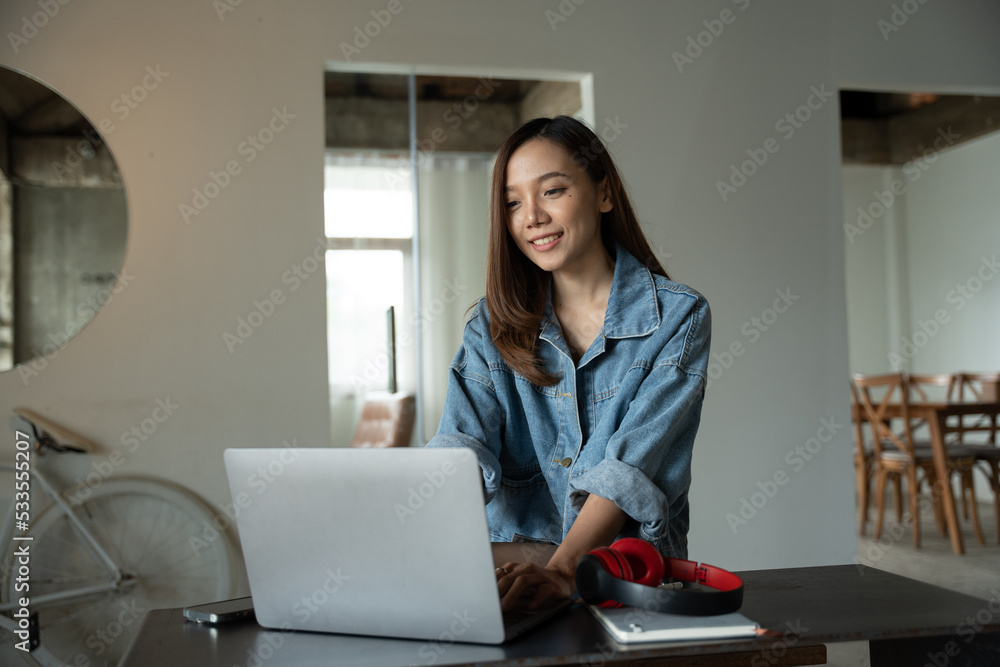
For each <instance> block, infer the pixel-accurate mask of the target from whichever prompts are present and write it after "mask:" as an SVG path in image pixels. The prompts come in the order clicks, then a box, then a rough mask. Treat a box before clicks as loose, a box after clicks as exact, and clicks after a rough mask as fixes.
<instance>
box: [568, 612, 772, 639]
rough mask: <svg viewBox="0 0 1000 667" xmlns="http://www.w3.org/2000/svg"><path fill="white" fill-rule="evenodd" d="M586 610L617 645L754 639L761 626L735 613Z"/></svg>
mask: <svg viewBox="0 0 1000 667" xmlns="http://www.w3.org/2000/svg"><path fill="white" fill-rule="evenodd" d="M587 608H588V609H590V611H591V613H593V614H594V616H595V617H596V618H597V620H598V621H600V623H601V625H602V626H604V629H605V630H606V631H607V632H608V634H609V635H611V636H612V637H613V638H614V640H615V641H617V642H618V643H620V644H635V643H642V642H665V641H704V640H710V639H732V638H738V637H756V636H757V634H758V632H757V630H758V628H759V627H760V626H758V625H757V624H756V623H754V622H753V621H751V620H750V619H749V618H747V617H746V616H744V615H743V614H740V613H736V612H734V613H732V614H719V615H718V616H685V615H681V614H661V613H658V612H653V611H646V610H644V609H639V608H638V607H619V608H617V609H606V608H602V607H595V606H594V605H587Z"/></svg>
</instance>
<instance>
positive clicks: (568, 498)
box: [428, 246, 711, 558]
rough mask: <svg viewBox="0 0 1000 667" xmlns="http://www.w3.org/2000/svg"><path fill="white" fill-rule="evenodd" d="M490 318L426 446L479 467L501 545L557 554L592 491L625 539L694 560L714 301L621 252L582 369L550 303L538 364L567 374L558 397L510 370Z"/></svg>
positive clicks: (473, 337)
mask: <svg viewBox="0 0 1000 667" xmlns="http://www.w3.org/2000/svg"><path fill="white" fill-rule="evenodd" d="M489 317H490V316H489V312H488V311H487V308H486V300H485V299H481V300H480V301H479V303H478V304H477V305H476V307H475V309H474V311H473V313H472V315H471V317H470V319H469V321H468V322H467V323H466V326H465V334H464V339H463V343H462V347H461V348H460V349H459V351H458V354H457V355H456V356H455V360H454V361H453V362H452V364H451V369H450V374H449V380H448V392H447V395H446V398H445V406H444V414H443V416H442V418H441V423H440V426H439V428H438V432H437V435H435V436H434V437H433V438H432V439H431V441H430V442H429V443H428V446H432V447H433V446H436V447H469V448H471V449H472V450H473V451H475V453H476V454H477V455H478V458H479V464H480V466H481V467H482V470H483V478H484V482H485V490H486V499H487V506H486V513H487V517H488V519H489V526H490V535H491V539H492V540H493V541H495V542H519V541H531V542H535V541H540V542H550V543H554V544H558V543H560V542H561V541H562V539H563V538H564V537H565V536H566V533H567V532H568V531H569V529H570V527H571V526H572V525H573V522H574V521H575V520H576V517H577V516H578V514H579V512H580V509H581V508H582V507H583V503H584V501H585V500H586V499H587V496H588V494H591V493H594V494H597V495H598V496H601V497H603V498H606V499H608V500H611V501H613V502H614V503H615V504H616V505H617V506H618V507H619V508H621V509H622V510H623V511H624V512H625V513H626V514H627V515H628V517H629V519H628V520H626V524H625V528H624V529H623V531H622V534H621V535H620V537H640V538H642V539H645V540H647V541H649V542H652V543H653V544H654V545H655V546H656V547H657V548H658V550H659V551H660V552H661V553H662V554H663V555H665V556H671V557H679V558H685V557H686V555H687V531H688V523H689V518H688V502H687V495H688V487H689V486H690V483H691V449H692V445H693V444H694V438H695V433H696V432H697V430H698V424H699V421H700V419H701V404H702V400H703V398H704V395H705V382H706V369H707V365H708V355H709V341H710V335H711V314H710V311H709V307H708V303H707V302H706V301H705V298H704V297H703V296H701V295H700V294H698V293H697V292H695V291H694V290H692V289H690V288H688V287H686V286H684V285H680V284H678V283H675V282H671V281H669V280H667V279H666V278H664V277H662V276H658V275H654V274H653V273H651V272H650V271H649V269H647V268H646V267H645V266H644V265H643V264H641V263H640V262H639V261H638V260H637V259H636V258H635V257H633V256H632V255H631V254H629V253H628V252H627V251H626V250H625V249H624V248H622V247H621V246H619V247H618V248H617V253H616V261H615V270H614V279H613V283H612V286H611V295H610V298H609V300H608V307H607V311H606V313H605V316H604V326H603V327H602V329H601V331H600V333H599V334H598V335H597V337H596V338H595V340H594V342H593V344H592V345H591V346H590V348H589V349H588V350H587V351H586V353H585V354H584V355H583V357H581V358H580V361H579V362H578V363H574V361H573V357H572V355H571V354H570V351H569V348H568V346H567V344H566V341H565V340H564V339H563V336H562V330H561V328H560V326H559V321H558V320H557V319H556V317H555V316H554V314H553V311H552V303H551V291H550V297H549V300H548V302H547V303H546V306H545V311H544V315H543V319H542V324H541V329H540V332H539V343H538V355H539V356H540V358H541V359H542V360H543V362H544V364H545V367H546V368H547V369H548V370H549V371H552V372H555V373H556V374H560V373H561V375H562V379H561V380H560V381H559V383H558V384H556V385H554V386H551V387H538V386H535V385H533V384H531V383H530V382H529V381H528V380H526V379H525V378H524V377H523V376H522V375H520V374H519V373H517V372H516V371H514V370H513V369H511V368H510V366H508V365H507V364H506V363H505V362H504V360H503V358H502V357H501V356H500V353H499V351H498V350H497V348H496V346H495V345H494V344H493V341H492V339H491V337H490V327H489Z"/></svg>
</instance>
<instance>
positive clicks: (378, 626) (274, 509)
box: [225, 448, 504, 644]
mask: <svg viewBox="0 0 1000 667" xmlns="http://www.w3.org/2000/svg"><path fill="white" fill-rule="evenodd" d="M225 462H226V471H227V473H228V476H229V485H230V490H231V491H232V496H233V503H234V505H235V507H236V509H237V510H238V511H239V514H238V516H237V525H238V527H239V532H240V540H241V542H242V545H243V553H244V557H245V560H246V567H247V574H248V576H249V580H250V591H251V594H252V595H253V602H254V611H255V613H256V616H257V621H258V623H260V624H261V625H263V626H265V627H271V628H281V629H296V630H314V631H320V632H339V633H348V634H364V635H377V636H384V637H408V638H415V639H432V640H439V641H460V642H478V643H491V644H498V643H501V642H503V640H504V629H503V622H502V618H501V612H500V600H499V595H498V593H497V586H496V579H495V575H494V572H493V556H492V550H491V547H490V542H489V532H488V529H487V524H486V511H485V508H484V502H483V492H482V474H481V472H480V469H479V465H478V463H477V461H476V457H475V454H474V453H473V452H472V451H471V450H468V449H436V448H433V449H423V448H400V449H319V448H275V449H227V450H226V452H225Z"/></svg>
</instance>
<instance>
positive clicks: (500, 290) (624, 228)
mask: <svg viewBox="0 0 1000 667" xmlns="http://www.w3.org/2000/svg"><path fill="white" fill-rule="evenodd" d="M532 139H545V140H546V141H550V142H552V143H553V144H554V145H556V146H558V147H560V148H562V149H563V150H565V151H566V152H567V153H568V154H569V155H570V157H571V158H572V159H573V162H574V163H575V164H576V165H577V166H578V167H580V168H581V169H583V170H584V171H585V172H586V173H587V176H588V177H589V178H590V179H591V180H592V181H593V182H594V184H595V185H598V184H600V183H601V182H602V181H604V179H607V183H608V191H609V192H610V194H611V201H612V207H611V210H610V211H608V212H607V213H602V214H601V241H602V242H603V243H604V247H605V248H606V249H607V251H608V254H610V255H611V256H612V257H614V256H615V243H616V242H617V243H621V244H622V246H623V247H624V248H625V249H626V250H628V251H629V252H630V253H631V254H632V255H634V256H635V257H636V258H637V259H638V260H639V261H640V262H642V263H643V264H645V265H646V267H648V268H649V270H650V271H652V272H653V273H658V274H660V275H661V276H665V277H666V276H667V272H666V271H664V270H663V267H662V266H660V262H659V261H658V260H657V259H656V256H655V255H654V254H653V250H652V248H651V247H650V245H649V242H648V241H647V240H646V236H645V235H644V234H643V232H642V229H641V228H640V227H639V221H638V219H637V218H636V216H635V211H634V210H633V208H632V203H631V201H630V200H629V197H628V193H627V192H626V190H625V185H624V183H622V180H621V177H620V176H619V175H618V169H617V168H616V167H615V163H614V161H613V160H612V159H611V156H610V155H609V154H608V151H607V148H605V146H604V144H603V142H601V140H600V139H599V138H598V136H597V135H596V134H594V132H593V131H592V130H591V129H590V128H588V127H587V126H586V125H584V124H583V123H581V122H580V121H578V120H576V119H575V118H570V117H568V116H556V117H555V118H536V119H534V120H530V121H528V122H527V123H525V124H524V125H522V126H521V127H519V128H518V129H517V130H515V131H514V133H513V134H511V135H510V137H508V138H507V141H505V142H504V144H503V146H501V147H500V151H499V152H498V153H497V159H496V164H495V165H494V167H493V178H492V181H491V186H490V230H489V250H488V252H487V263H486V305H487V307H488V308H489V311H490V335H491V336H492V337H493V342H494V344H495V345H496V346H497V349H498V350H499V351H500V354H501V356H503V359H504V361H506V362H507V364H508V365H509V366H510V367H511V368H513V369H514V370H516V371H517V372H518V373H520V374H521V375H523V376H524V377H525V378H527V379H528V380H529V381H530V382H531V383H532V384H535V385H538V386H543V387H545V386H551V385H554V384H556V383H557V382H559V377H558V376H557V375H553V374H552V373H550V372H549V371H548V370H547V369H546V368H545V367H544V366H543V365H542V363H541V360H540V359H539V358H538V356H537V354H536V351H535V348H536V345H537V342H538V332H539V327H540V325H541V322H542V313H543V311H544V310H545V296H546V293H547V291H548V285H549V278H550V276H549V274H548V273H547V272H546V271H543V270H541V269H540V268H538V266H536V265H535V264H534V263H533V262H532V261H531V260H530V259H528V258H527V257H525V255H524V253H522V252H521V250H520V249H519V248H518V247H517V245H516V244H515V243H514V239H513V238H512V237H511V235H510V232H509V231H508V230H507V207H506V201H505V197H504V186H505V185H506V183H505V181H506V177H507V164H508V163H509V162H510V157H511V155H513V154H514V151H516V150H517V149H518V148H520V147H521V146H522V145H524V144H525V143H527V142H528V141H530V140H532Z"/></svg>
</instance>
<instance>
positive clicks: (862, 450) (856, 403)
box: [850, 382, 901, 535]
mask: <svg viewBox="0 0 1000 667" xmlns="http://www.w3.org/2000/svg"><path fill="white" fill-rule="evenodd" d="M850 386H851V408H852V409H851V415H852V417H853V422H854V478H855V481H856V483H857V494H858V534H859V535H864V534H865V524H866V523H868V506H869V505H870V504H871V486H872V473H873V470H874V455H873V450H872V447H871V445H870V443H868V442H867V441H866V440H865V437H864V428H863V425H864V424H865V423H866V421H867V420H866V419H865V416H864V411H863V410H862V408H861V400H860V399H859V398H858V390H857V389H855V387H854V383H853V382H852V383H851V384H850ZM896 510H897V512H901V508H900V504H899V503H898V502H897V504H896Z"/></svg>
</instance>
